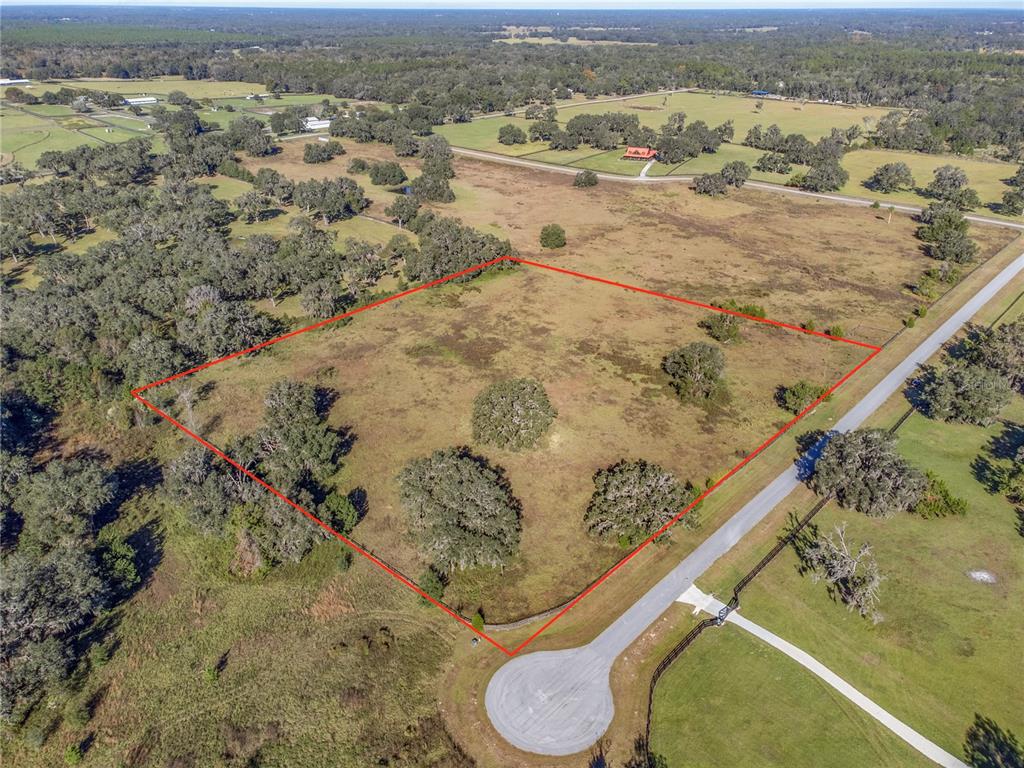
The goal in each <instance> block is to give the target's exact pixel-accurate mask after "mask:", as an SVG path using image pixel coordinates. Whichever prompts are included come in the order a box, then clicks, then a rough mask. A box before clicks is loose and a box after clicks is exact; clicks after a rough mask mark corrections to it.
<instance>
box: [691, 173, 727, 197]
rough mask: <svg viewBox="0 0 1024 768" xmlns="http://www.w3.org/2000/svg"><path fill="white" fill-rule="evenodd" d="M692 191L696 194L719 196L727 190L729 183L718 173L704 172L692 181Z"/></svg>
mask: <svg viewBox="0 0 1024 768" xmlns="http://www.w3.org/2000/svg"><path fill="white" fill-rule="evenodd" d="M693 191H694V192H696V193H697V194H698V195H708V196H709V197H721V196H722V195H724V194H725V193H726V192H728V191H729V185H728V184H726V182H725V179H724V178H723V177H722V174H720V173H705V174H704V175H703V176H698V177H697V178H696V180H694V182H693Z"/></svg>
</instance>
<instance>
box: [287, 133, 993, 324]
mask: <svg viewBox="0 0 1024 768" xmlns="http://www.w3.org/2000/svg"><path fill="white" fill-rule="evenodd" d="M346 146H348V147H349V149H350V150H351V151H352V152H362V151H364V147H370V146H371V145H354V144H353V145H346ZM382 151H383V152H385V153H386V152H388V150H387V149H386V148H384V149H383V150H382ZM340 160H341V161H344V158H341V159H340ZM403 162H404V161H403ZM279 167H281V168H282V169H283V168H284V166H279ZM308 167H309V166H307V168H308ZM411 167H415V166H414V165H413V166H411ZM300 171H301V169H300V167H299V166H297V165H296V166H295V172H296V173H299V172H300ZM456 171H457V173H458V175H457V177H456V178H455V179H454V180H453V188H454V189H455V192H456V200H455V202H454V203H452V204H450V205H442V206H435V209H436V210H437V211H438V212H439V213H442V214H444V215H454V216H457V217H460V218H462V219H463V220H464V221H465V222H466V223H468V224H471V225H473V226H475V227H478V228H481V229H488V231H496V232H498V233H500V234H501V235H502V236H503V237H507V238H509V239H510V240H511V242H512V245H513V246H514V247H515V248H517V249H518V250H519V251H520V252H521V253H522V254H524V255H528V256H530V257H531V258H537V259H540V260H544V259H547V258H551V255H550V252H548V253H545V252H544V250H543V249H542V248H540V247H539V244H538V240H537V238H538V236H539V234H540V229H541V227H543V226H544V225H545V224H548V223H551V222H555V223H559V224H561V225H562V226H563V227H564V228H565V230H566V233H567V237H568V244H567V246H566V247H565V248H564V249H561V250H560V251H558V254H557V259H558V261H559V263H560V264H562V265H564V266H567V267H569V268H572V269H578V270H580V271H583V272H592V273H595V274H602V275H607V276H614V277H615V278H617V279H620V280H624V281H626V282H632V283H634V284H641V285H646V286H653V287H656V288H658V289H660V290H663V291H666V292H668V293H674V294H676V295H681V296H687V297H691V298H696V299H701V300H704V301H721V300H724V299H726V298H729V297H733V298H735V299H737V300H739V301H742V302H750V301H753V302H756V303H758V304H762V305H763V306H764V307H765V308H766V309H767V311H768V315H769V316H770V317H773V318H776V319H780V320H787V321H789V322H793V323H798V324H799V323H802V322H807V321H811V320H813V322H814V323H815V324H816V325H817V327H818V328H825V327H828V326H831V325H833V324H838V325H840V326H842V328H843V330H844V331H845V332H846V334H847V335H849V336H851V337H852V338H857V339H861V340H864V341H869V342H874V343H882V342H884V341H885V340H886V339H888V338H889V337H890V336H891V335H892V334H893V333H895V332H896V331H897V330H899V328H900V327H902V322H903V320H904V318H906V317H907V316H908V315H909V314H910V313H911V312H912V311H913V308H914V307H915V306H916V304H917V301H918V300H917V299H916V298H915V297H914V296H913V295H912V294H911V293H910V291H909V289H908V287H907V286H909V285H912V284H913V282H914V281H916V280H917V279H918V277H919V276H920V274H921V273H922V272H923V271H924V270H926V269H928V268H929V267H930V266H932V265H933V264H934V262H933V261H932V260H931V259H929V258H928V257H927V256H926V255H925V254H924V253H923V252H922V250H921V245H920V242H919V241H917V240H916V239H915V238H914V231H915V229H916V225H915V223H914V222H913V221H912V220H911V219H910V218H909V217H907V216H896V217H894V218H893V220H892V222H891V223H890V224H886V216H885V215H884V212H878V211H871V210H869V209H854V208H850V207H847V206H837V205H834V204H830V203H827V202H824V201H814V200H803V199H798V198H790V197H788V196H780V195H776V194H771V193H767V192H759V191H756V190H740V192H739V193H734V194H732V195H730V196H729V197H728V198H725V199H719V200H709V199H707V198H702V197H700V196H697V195H694V194H693V192H692V191H691V190H689V189H687V188H685V187H684V186H682V185H679V186H675V185H665V186H654V185H651V186H639V185H638V186H629V187H624V186H623V185H618V184H605V183H602V184H599V185H598V186H597V187H594V188H593V189H589V190H579V189H573V188H572V186H571V185H572V179H571V177H566V176H563V175H560V174H548V173H539V172H537V171H535V170H531V169H525V168H524V169H519V168H513V167H509V166H499V165H496V164H494V163H488V162H484V161H474V160H470V159H468V158H458V159H457V161H456ZM307 172H308V171H307ZM410 175H412V174H410ZM360 178H362V177H360ZM372 196H373V197H377V194H376V193H375V194H373V195H372ZM971 235H972V237H974V238H976V239H978V241H979V242H980V243H981V244H982V246H983V256H982V258H986V257H987V256H988V255H991V254H992V253H994V252H995V251H997V250H998V249H999V248H1001V247H1002V246H1003V245H1005V244H1006V243H1007V242H1009V241H1010V240H1011V239H1012V238H1013V235H1012V233H1009V232H1007V231H1006V230H1001V229H997V228H994V227H981V226H975V227H972V228H971Z"/></svg>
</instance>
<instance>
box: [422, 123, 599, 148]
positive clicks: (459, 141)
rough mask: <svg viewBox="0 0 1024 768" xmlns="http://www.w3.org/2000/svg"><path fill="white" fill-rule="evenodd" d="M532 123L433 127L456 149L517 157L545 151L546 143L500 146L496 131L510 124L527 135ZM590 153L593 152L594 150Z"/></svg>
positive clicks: (530, 142) (468, 124)
mask: <svg viewBox="0 0 1024 768" xmlns="http://www.w3.org/2000/svg"><path fill="white" fill-rule="evenodd" d="M532 122H533V121H531V120H526V119H524V118H522V117H505V116H500V117H488V118H484V119H479V120H472V121H470V122H468V123H448V124H446V125H437V126H434V133H438V134H440V135H442V136H444V137H445V138H446V139H448V141H449V142H450V143H451V144H453V145H454V146H457V147H466V148H467V149H479V150H482V151H484V152H497V153H498V154H502V155H511V156H513V157H518V156H519V155H526V154H529V153H531V152H537V151H540V150H544V149H547V148H548V142H546V141H528V142H526V143H525V144H511V145H508V144H502V143H501V142H500V141H498V131H499V130H501V126H503V125H508V124H512V125H515V126H518V127H519V128H522V129H523V130H524V131H526V133H527V135H529V132H530V125H531V123H532ZM588 149H589V147H588ZM590 151H591V152H593V151H594V150H590Z"/></svg>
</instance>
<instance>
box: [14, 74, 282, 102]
mask: <svg viewBox="0 0 1024 768" xmlns="http://www.w3.org/2000/svg"><path fill="white" fill-rule="evenodd" d="M61 88H88V89H91V90H95V91H107V92H109V93H120V94H123V95H125V96H156V97H158V98H159V97H166V96H167V94H169V93H170V92H171V91H182V92H184V93H185V94H187V95H188V96H190V97H191V98H193V99H207V98H209V99H216V98H231V97H236V96H248V95H249V94H250V93H266V92H267V87H266V86H265V85H263V84H262V83H243V82H238V81H233V80H223V81H222V80H186V79H185V78H183V77H154V78H152V79H148V80H143V79H137V80H118V79H114V78H76V79H73V80H52V81H46V82H42V81H39V82H35V81H34V82H32V83H31V87H30V88H27V89H26V90H28V92H29V93H34V94H36V95H37V96H38V95H39V94H40V93H42V92H45V91H58V90H60V89H61Z"/></svg>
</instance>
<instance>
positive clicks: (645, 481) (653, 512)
mask: <svg viewBox="0 0 1024 768" xmlns="http://www.w3.org/2000/svg"><path fill="white" fill-rule="evenodd" d="M594 486H595V488H594V495H593V496H591V498H590V504H589V505H588V506H587V512H586V515H585V516H584V518H583V519H584V522H585V523H586V525H587V530H588V531H589V532H590V533H591V534H593V535H595V536H601V537H606V538H607V537H615V538H618V539H620V540H622V541H623V542H628V543H629V544H631V545H635V544H638V543H639V542H641V541H643V540H644V539H646V538H647V537H648V536H650V535H651V534H652V533H654V532H655V531H657V530H659V529H660V528H661V527H662V526H664V525H665V524H666V523H668V522H669V521H670V520H671V519H672V518H673V517H675V516H676V515H678V514H679V513H680V512H682V511H683V510H684V509H685V508H686V507H687V506H689V505H690V503H692V502H693V500H694V499H695V498H697V496H698V493H697V490H696V488H694V487H693V486H692V485H691V484H690V483H686V484H683V483H680V482H679V481H678V480H677V479H676V477H675V476H674V475H673V474H672V473H671V472H668V471H666V470H665V469H662V468H661V467H659V466H658V465H657V464H651V463H649V462H646V461H643V460H642V459H641V460H639V461H626V460H622V461H620V462H618V463H617V464H615V465H613V466H611V467H608V468H607V469H602V470H598V472H597V473H596V474H595V475H594ZM688 517H689V515H687V516H685V517H683V518H682V521H683V522H684V523H685V522H686V521H687V520H688ZM692 524H693V522H692V521H691V522H690V525H691V526H692Z"/></svg>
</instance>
